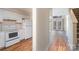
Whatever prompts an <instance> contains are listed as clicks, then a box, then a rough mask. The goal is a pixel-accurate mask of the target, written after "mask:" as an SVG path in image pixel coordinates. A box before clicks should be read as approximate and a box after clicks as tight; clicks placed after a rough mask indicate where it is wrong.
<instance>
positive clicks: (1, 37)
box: [0, 32, 5, 49]
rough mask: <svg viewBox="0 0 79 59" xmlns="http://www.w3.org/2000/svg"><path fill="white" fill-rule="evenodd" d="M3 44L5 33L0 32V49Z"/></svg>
mask: <svg viewBox="0 0 79 59" xmlns="http://www.w3.org/2000/svg"><path fill="white" fill-rule="evenodd" d="M4 46H5V35H4V32H0V49H1V48H4Z"/></svg>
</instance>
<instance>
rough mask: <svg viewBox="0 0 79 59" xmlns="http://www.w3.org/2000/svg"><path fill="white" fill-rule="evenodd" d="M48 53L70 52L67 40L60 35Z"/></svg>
mask: <svg viewBox="0 0 79 59" xmlns="http://www.w3.org/2000/svg"><path fill="white" fill-rule="evenodd" d="M48 51H70V48H69V46H68V41H67V38H66V37H65V36H60V35H59V36H56V38H55V39H54V40H53V42H52V43H51V45H50V46H49V48H48Z"/></svg>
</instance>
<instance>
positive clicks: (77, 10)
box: [73, 8, 79, 50]
mask: <svg viewBox="0 0 79 59" xmlns="http://www.w3.org/2000/svg"><path fill="white" fill-rule="evenodd" d="M73 12H74V14H75V17H76V18H77V20H78V23H77V45H76V47H77V49H78V50H79V8H75V9H73Z"/></svg>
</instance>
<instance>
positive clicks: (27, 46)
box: [2, 38, 32, 51]
mask: <svg viewBox="0 0 79 59" xmlns="http://www.w3.org/2000/svg"><path fill="white" fill-rule="evenodd" d="M2 51H32V38H29V39H26V40H22V41H21V42H18V43H16V44H14V45H12V46H10V47H8V48H4V49H2Z"/></svg>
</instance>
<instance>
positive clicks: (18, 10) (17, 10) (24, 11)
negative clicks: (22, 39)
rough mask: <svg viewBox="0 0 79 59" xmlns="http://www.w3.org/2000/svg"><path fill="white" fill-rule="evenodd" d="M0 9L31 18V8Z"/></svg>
mask: <svg viewBox="0 0 79 59" xmlns="http://www.w3.org/2000/svg"><path fill="white" fill-rule="evenodd" d="M1 9H4V10H8V11H12V12H15V13H19V14H22V15H28V16H32V8H1Z"/></svg>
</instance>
